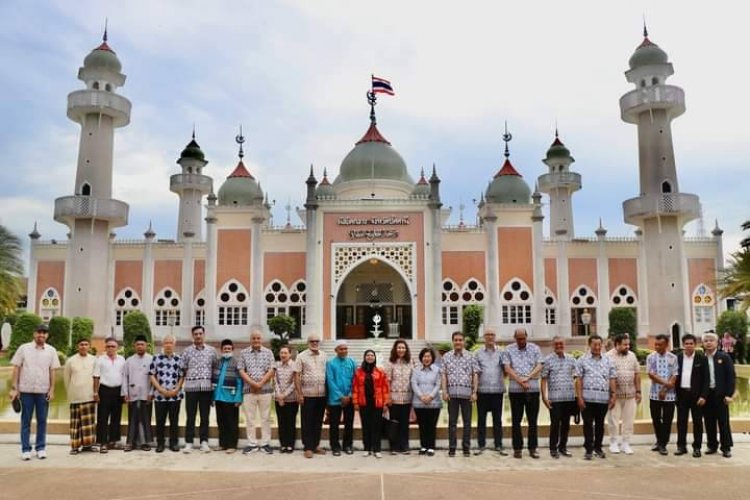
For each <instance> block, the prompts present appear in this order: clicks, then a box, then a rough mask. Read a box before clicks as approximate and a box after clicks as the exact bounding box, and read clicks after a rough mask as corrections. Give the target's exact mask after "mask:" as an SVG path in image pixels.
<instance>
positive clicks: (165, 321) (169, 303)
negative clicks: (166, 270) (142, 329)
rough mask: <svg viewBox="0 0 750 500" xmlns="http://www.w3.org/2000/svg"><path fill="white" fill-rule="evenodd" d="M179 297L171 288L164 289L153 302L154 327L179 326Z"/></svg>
mask: <svg viewBox="0 0 750 500" xmlns="http://www.w3.org/2000/svg"><path fill="white" fill-rule="evenodd" d="M180 320H181V318H180V296H179V295H178V294H177V292H175V291H174V290H172V289H171V288H165V289H163V290H162V291H161V292H159V294H158V295H157V296H156V300H155V301H154V325H155V326H180Z"/></svg>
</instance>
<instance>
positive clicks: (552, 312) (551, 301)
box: [544, 288, 557, 325]
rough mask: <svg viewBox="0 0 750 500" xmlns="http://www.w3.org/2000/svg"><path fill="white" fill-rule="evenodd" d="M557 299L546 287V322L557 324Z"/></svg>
mask: <svg viewBox="0 0 750 500" xmlns="http://www.w3.org/2000/svg"><path fill="white" fill-rule="evenodd" d="M556 302H557V301H555V296H554V295H553V294H552V290H550V289H549V288H545V289H544V322H545V323H546V324H548V325H556V324H557V303H556Z"/></svg>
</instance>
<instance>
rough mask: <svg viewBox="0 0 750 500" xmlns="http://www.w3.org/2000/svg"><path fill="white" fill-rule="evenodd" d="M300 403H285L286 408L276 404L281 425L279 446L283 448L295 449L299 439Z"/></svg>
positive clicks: (277, 416) (277, 417)
mask: <svg viewBox="0 0 750 500" xmlns="http://www.w3.org/2000/svg"><path fill="white" fill-rule="evenodd" d="M298 411H299V404H298V403H296V402H295V403H290V402H288V401H285V402H284V406H281V405H279V403H278V402H277V403H276V419H277V420H278V425H279V444H280V445H281V447H282V448H294V441H295V440H296V439H297V435H296V434H297V412H298Z"/></svg>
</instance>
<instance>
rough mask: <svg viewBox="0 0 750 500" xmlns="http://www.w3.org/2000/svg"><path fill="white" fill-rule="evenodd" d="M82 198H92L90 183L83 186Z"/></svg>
mask: <svg viewBox="0 0 750 500" xmlns="http://www.w3.org/2000/svg"><path fill="white" fill-rule="evenodd" d="M81 196H91V185H90V184H89V183H88V182H84V183H83V186H81Z"/></svg>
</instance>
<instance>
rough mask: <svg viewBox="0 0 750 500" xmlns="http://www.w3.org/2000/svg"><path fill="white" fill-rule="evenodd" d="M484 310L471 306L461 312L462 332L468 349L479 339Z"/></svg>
mask: <svg viewBox="0 0 750 500" xmlns="http://www.w3.org/2000/svg"><path fill="white" fill-rule="evenodd" d="M483 317H484V309H483V308H482V306H480V305H479V304H471V305H468V306H466V307H464V310H463V325H462V326H463V329H462V330H463V332H464V335H466V340H467V341H468V342H467V345H466V347H467V348H468V349H471V346H473V345H474V344H476V343H477V337H479V326H480V325H481V324H482V320H483Z"/></svg>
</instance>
